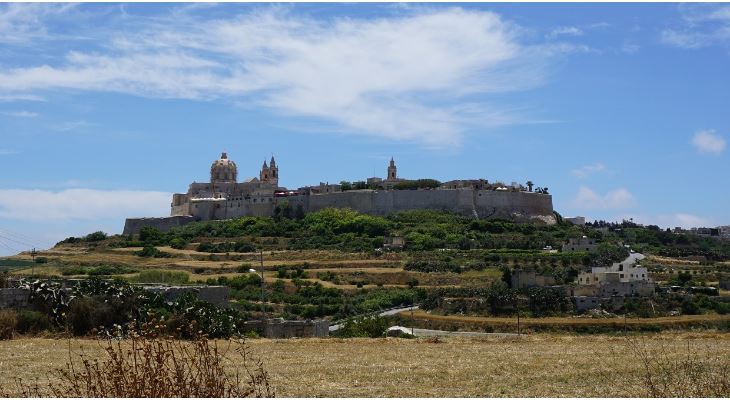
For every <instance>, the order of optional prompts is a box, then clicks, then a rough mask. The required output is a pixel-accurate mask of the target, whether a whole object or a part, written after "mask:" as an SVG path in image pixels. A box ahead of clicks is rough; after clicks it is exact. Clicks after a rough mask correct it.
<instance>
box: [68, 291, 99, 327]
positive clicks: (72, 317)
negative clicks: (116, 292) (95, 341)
mask: <svg viewBox="0 0 730 400" xmlns="http://www.w3.org/2000/svg"><path fill="white" fill-rule="evenodd" d="M97 305H98V304H97V302H96V301H94V299H92V298H89V297H81V298H77V299H74V300H73V301H72V302H71V304H69V308H68V314H67V317H66V318H67V319H66V322H67V325H68V329H70V330H71V332H72V333H73V334H74V336H83V335H86V334H87V333H89V332H91V330H92V329H94V328H95V327H96V321H95V320H94V313H95V311H96V307H97Z"/></svg>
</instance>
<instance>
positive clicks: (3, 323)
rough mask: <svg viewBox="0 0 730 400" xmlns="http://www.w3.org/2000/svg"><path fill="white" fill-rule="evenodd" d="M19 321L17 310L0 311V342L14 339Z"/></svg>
mask: <svg viewBox="0 0 730 400" xmlns="http://www.w3.org/2000/svg"><path fill="white" fill-rule="evenodd" d="M17 321H18V317H17V314H16V312H15V310H0V340H10V339H12V338H13V333H14V332H15V326H16V324H17Z"/></svg>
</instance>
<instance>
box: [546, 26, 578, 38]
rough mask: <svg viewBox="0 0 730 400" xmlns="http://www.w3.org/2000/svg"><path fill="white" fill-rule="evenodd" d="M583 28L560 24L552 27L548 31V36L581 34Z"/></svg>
mask: <svg viewBox="0 0 730 400" xmlns="http://www.w3.org/2000/svg"><path fill="white" fill-rule="evenodd" d="M582 35H583V30H581V29H580V28H578V27H576V26H561V27H558V28H555V29H553V30H552V31H550V33H548V35H547V37H548V38H556V37H558V36H582Z"/></svg>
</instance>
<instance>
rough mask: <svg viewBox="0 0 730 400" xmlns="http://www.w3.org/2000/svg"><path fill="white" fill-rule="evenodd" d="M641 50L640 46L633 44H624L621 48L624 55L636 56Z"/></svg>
mask: <svg viewBox="0 0 730 400" xmlns="http://www.w3.org/2000/svg"><path fill="white" fill-rule="evenodd" d="M639 50H641V46H639V45H638V44H635V43H624V44H623V45H622V46H621V51H622V52H623V53H626V54H636V53H638V52H639Z"/></svg>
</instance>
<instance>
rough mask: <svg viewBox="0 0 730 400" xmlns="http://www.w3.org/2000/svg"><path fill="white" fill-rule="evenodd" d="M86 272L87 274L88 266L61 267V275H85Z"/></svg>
mask: <svg viewBox="0 0 730 400" xmlns="http://www.w3.org/2000/svg"><path fill="white" fill-rule="evenodd" d="M85 274H86V268H84V267H78V266H69V267H64V268H62V269H61V275H63V276H69V275H85Z"/></svg>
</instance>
